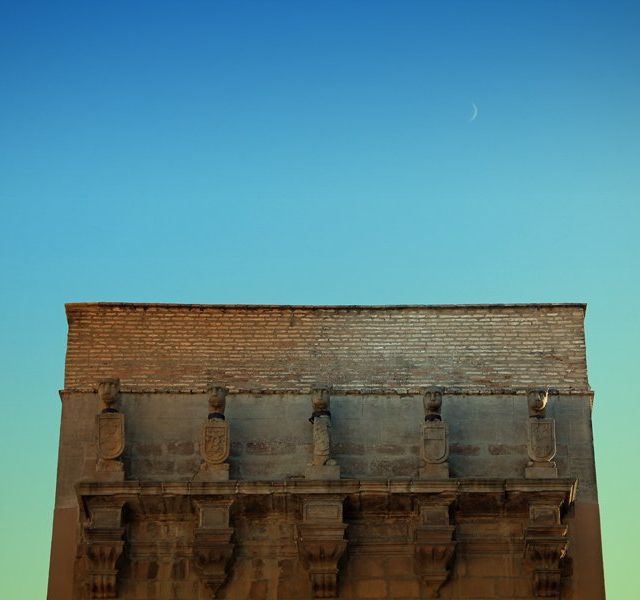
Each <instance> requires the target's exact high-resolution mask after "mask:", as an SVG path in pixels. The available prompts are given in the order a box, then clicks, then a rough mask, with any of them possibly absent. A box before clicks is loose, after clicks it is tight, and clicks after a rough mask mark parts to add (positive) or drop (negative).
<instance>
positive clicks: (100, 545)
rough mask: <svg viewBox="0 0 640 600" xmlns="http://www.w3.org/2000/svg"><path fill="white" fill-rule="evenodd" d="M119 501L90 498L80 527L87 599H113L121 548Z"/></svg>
mask: <svg viewBox="0 0 640 600" xmlns="http://www.w3.org/2000/svg"><path fill="white" fill-rule="evenodd" d="M123 505H124V502H123V501H118V500H115V501H113V502H112V501H110V500H109V499H94V501H93V502H90V503H89V504H88V513H89V523H88V525H86V526H85V527H84V529H83V537H84V544H85V549H86V551H85V560H86V572H87V578H86V580H85V589H86V592H87V597H88V598H91V599H93V598H117V597H118V589H117V577H118V561H119V559H120V556H121V555H122V550H123V548H124V533H125V528H124V527H123V524H122V507H123Z"/></svg>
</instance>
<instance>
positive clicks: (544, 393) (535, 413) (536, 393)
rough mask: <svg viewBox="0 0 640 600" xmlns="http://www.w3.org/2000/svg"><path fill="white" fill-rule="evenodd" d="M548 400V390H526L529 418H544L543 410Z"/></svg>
mask: <svg viewBox="0 0 640 600" xmlns="http://www.w3.org/2000/svg"><path fill="white" fill-rule="evenodd" d="M548 400H549V388H546V389H544V388H534V389H530V390H527V404H528V405H529V416H530V417H535V418H537V419H542V418H544V413H545V409H546V407H547V402H548Z"/></svg>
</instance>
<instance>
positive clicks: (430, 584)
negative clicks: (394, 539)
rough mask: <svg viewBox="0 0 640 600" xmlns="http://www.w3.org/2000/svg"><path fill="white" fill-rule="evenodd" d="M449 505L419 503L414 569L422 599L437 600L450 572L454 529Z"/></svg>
mask: <svg viewBox="0 0 640 600" xmlns="http://www.w3.org/2000/svg"><path fill="white" fill-rule="evenodd" d="M450 505H451V502H450V501H447V502H442V503H432V502H429V503H426V502H423V503H420V505H419V510H420V524H419V525H418V527H417V528H416V531H415V556H414V570H415V573H416V575H417V576H418V577H419V578H420V580H421V582H422V585H423V589H424V593H425V597H426V598H438V597H439V595H440V588H442V586H443V585H444V584H445V582H446V581H447V579H448V578H449V575H450V572H451V566H452V564H453V558H454V555H455V550H456V542H455V541H454V539H453V538H454V533H455V526H454V525H452V524H451V523H450V520H449V510H450Z"/></svg>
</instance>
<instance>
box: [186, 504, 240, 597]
mask: <svg viewBox="0 0 640 600" xmlns="http://www.w3.org/2000/svg"><path fill="white" fill-rule="evenodd" d="M195 504H196V507H197V511H198V527H197V528H196V531H195V537H194V541H193V567H194V569H195V571H196V572H197V573H198V575H199V577H200V579H201V581H202V582H203V583H204V584H205V585H206V587H207V589H208V590H209V592H210V594H211V598H216V597H217V593H218V590H219V589H220V588H221V587H222V585H223V584H224V582H225V581H226V579H227V576H228V569H229V563H230V562H231V557H232V555H233V548H234V545H233V543H232V542H231V538H232V536H233V528H232V527H230V526H229V511H230V508H231V505H232V504H233V499H232V498H220V497H211V498H198V499H197V500H195Z"/></svg>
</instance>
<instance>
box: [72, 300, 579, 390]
mask: <svg viewBox="0 0 640 600" xmlns="http://www.w3.org/2000/svg"><path fill="white" fill-rule="evenodd" d="M67 315H68V320H69V341H68V350H67V362H66V372H65V373H66V374H65V389H68V390H71V389H93V387H94V386H95V384H96V381H98V380H100V379H101V378H105V377H110V376H112V375H113V373H118V376H119V377H120V379H121V381H122V386H123V389H124V390H157V389H169V390H181V391H186V390H202V389H203V388H204V387H205V385H206V383H207V382H209V381H224V382H225V384H226V385H227V386H228V387H229V388H230V389H232V390H233V389H275V390H282V389H291V390H304V389H309V388H310V387H313V386H317V385H329V384H330V385H332V386H334V387H336V388H339V389H344V390H361V389H363V388H364V389H371V388H390V389H403V388H409V389H411V388H417V387H420V386H423V385H426V384H429V383H432V382H438V383H439V384H440V385H446V386H450V387H456V386H460V387H469V388H477V389H495V388H526V387H528V386H535V385H539V384H540V382H541V381H544V382H545V385H549V386H551V387H556V388H559V389H563V390H571V389H575V390H579V391H586V390H588V381H587V371H586V360H585V343H584V332H583V321H584V306H583V305H571V304H568V305H520V306H518V305H514V306H509V305H506V306H469V307H465V306H451V307H446V306H433V307H429V306H416V307H396V308H394V307H391V308H385V307H381V308H375V307H373V308H372V307H268V306H267V307H263V306H255V307H253V306H180V305H173V306H172V305H153V304H149V305H134V304H70V305H68V306H67Z"/></svg>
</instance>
